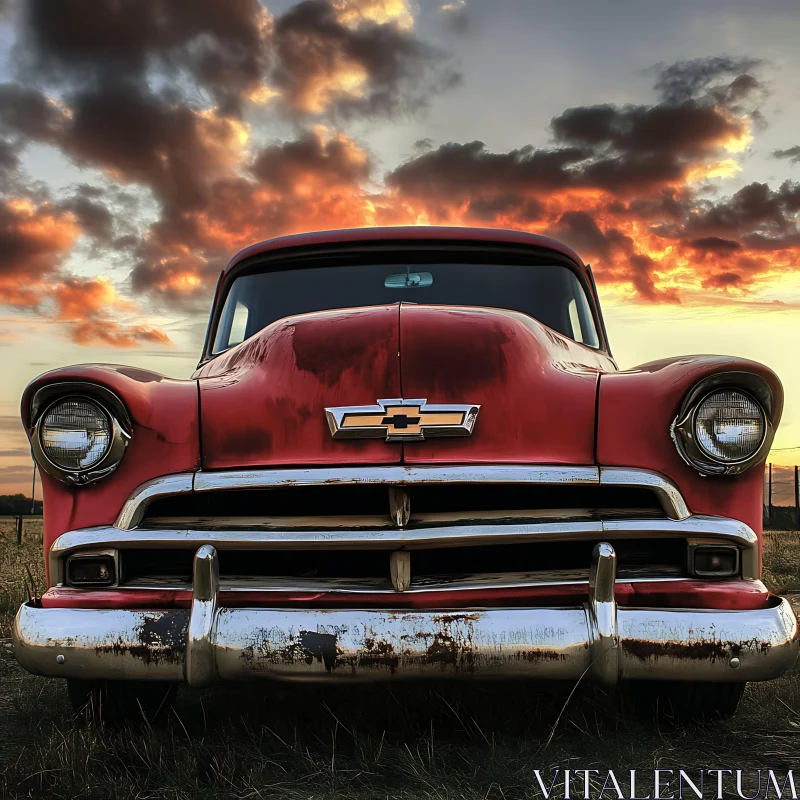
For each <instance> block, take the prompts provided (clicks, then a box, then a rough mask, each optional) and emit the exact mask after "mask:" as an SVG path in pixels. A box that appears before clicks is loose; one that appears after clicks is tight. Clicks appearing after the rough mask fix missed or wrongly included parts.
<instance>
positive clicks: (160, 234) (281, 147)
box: [132, 126, 375, 307]
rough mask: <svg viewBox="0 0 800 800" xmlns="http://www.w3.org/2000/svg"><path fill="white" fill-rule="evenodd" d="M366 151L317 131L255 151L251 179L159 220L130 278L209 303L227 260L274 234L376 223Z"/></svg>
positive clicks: (222, 186)
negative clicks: (211, 287)
mask: <svg viewBox="0 0 800 800" xmlns="http://www.w3.org/2000/svg"><path fill="white" fill-rule="evenodd" d="M371 170H372V163H371V160H370V158H369V156H368V154H367V153H366V152H365V151H364V150H363V149H362V148H361V147H359V145H358V144H357V143H356V142H355V141H354V140H352V139H350V138H348V137H346V136H345V135H344V134H342V133H335V132H330V131H328V130H327V129H325V128H322V127H319V126H318V127H316V128H314V129H313V130H311V131H307V132H305V133H303V134H301V135H300V136H299V137H298V138H297V139H294V140H290V141H286V142H278V143H274V144H271V145H268V146H267V147H265V148H263V149H262V150H261V151H259V152H258V153H256V154H255V156H254V158H253V160H252V162H251V164H250V168H249V170H248V172H249V175H248V176H247V177H245V176H239V177H235V178H223V179H220V180H217V181H216V182H214V183H213V184H211V185H210V187H209V192H208V199H207V202H206V204H205V205H204V206H202V208H198V209H186V210H184V211H182V212H181V213H178V214H175V215H172V216H170V217H166V216H165V217H162V218H161V219H160V220H159V221H158V222H157V223H156V224H155V225H154V226H153V227H152V229H151V231H150V236H149V238H148V241H147V242H146V244H145V246H144V247H143V248H142V250H141V252H140V260H139V263H138V264H137V266H136V267H135V269H134V270H133V273H132V280H133V286H134V289H135V290H136V291H138V292H144V291H146V292H150V293H152V294H155V295H156V296H159V297H161V298H162V299H164V300H166V301H168V302H171V303H178V304H181V305H183V306H185V307H187V306H188V307H194V306H193V304H196V303H197V302H198V301H199V302H201V303H203V304H207V302H208V297H207V292H208V285H209V283H211V282H212V281H213V280H215V279H216V277H217V275H218V273H219V269H220V266H221V264H222V263H224V259H225V257H226V256H227V255H228V254H230V253H232V252H235V251H236V250H237V249H240V248H241V247H244V246H245V245H247V244H251V243H252V242H254V241H259V240H261V239H264V238H268V237H269V236H270V235H275V234H276V233H278V232H280V233H297V232H301V231H306V230H315V229H325V228H331V227H348V226H353V227H358V226H361V225H365V224H370V222H371V221H373V220H374V213H375V212H374V207H373V205H372V203H371V201H370V199H369V196H368V195H367V193H366V192H365V190H364V188H363V184H364V182H365V181H367V180H368V179H369V177H370V175H371Z"/></svg>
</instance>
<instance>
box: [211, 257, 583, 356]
mask: <svg viewBox="0 0 800 800" xmlns="http://www.w3.org/2000/svg"><path fill="white" fill-rule="evenodd" d="M401 300H402V301H403V302H412V303H425V304H430V305H447V306H480V307H484V308H502V309H507V310H509V311H519V312H522V313H523V314H527V315H528V316H530V317H533V318H534V319H537V320H539V321H540V322H543V323H544V324H545V325H547V326H548V327H550V328H552V329H553V330H555V331H558V333H562V334H564V336H568V337H569V338H570V339H574V340H575V341H576V342H582V343H583V344H586V345H589V346H590V347H597V346H598V339H597V332H596V330H595V325H594V321H593V319H592V313H591V310H590V308H589V304H588V301H587V299H586V295H585V294H584V291H583V287H582V286H581V284H580V281H579V280H578V278H577V277H576V276H575V274H574V273H573V272H572V271H571V270H570V269H568V268H567V267H564V266H561V265H557V264H553V265H544V266H531V265H520V264H474V263H473V264H451V263H446V264H427V263H416V264H409V265H406V264H358V265H348V266H327V267H309V268H305V269H287V270H280V271H273V272H259V273H255V274H250V275H242V276H241V277H239V278H236V279H235V280H234V282H233V285H232V286H231V290H230V292H229V294H228V297H227V299H226V301H225V307H224V309H223V311H222V316H221V318H220V321H219V327H218V329H217V335H216V337H215V340H214V348H213V350H212V352H213V353H214V354H216V353H221V352H222V351H223V350H227V349H228V348H229V347H233V345H236V344H239V343H240V342H242V341H244V340H245V339H247V338H248V337H250V336H252V335H253V334H254V333H257V332H258V331H260V330H261V329H262V328H264V327H266V326H267V325H269V324H271V323H272V322H276V321H277V320H279V319H283V318H284V317H290V316H293V315H295V314H304V313H307V312H310V311H325V310H329V309H341V308H354V307H358V306H377V305H391V304H392V303H397V302H398V301H401Z"/></svg>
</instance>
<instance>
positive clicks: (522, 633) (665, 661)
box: [13, 543, 800, 686]
mask: <svg viewBox="0 0 800 800" xmlns="http://www.w3.org/2000/svg"><path fill="white" fill-rule="evenodd" d="M615 572H616V556H615V554H614V550H613V548H612V547H611V545H610V544H607V543H602V544H599V545H597V547H596V548H595V552H594V558H593V564H592V568H591V572H590V575H589V598H588V602H587V603H586V604H584V605H583V606H582V607H574V608H491V609H474V610H466V611H464V610H460V611H457V612H455V611H454V612H450V613H447V612H416V611H415V612H407V611H361V610H349V609H342V610H333V611H326V610H321V609H313V610H312V609H304V610H287V609H267V608H218V607H217V593H218V588H219V577H218V567H217V555H216V551H215V550H214V548H213V547H211V546H210V545H204V546H203V547H201V548H200V549H199V550H198V551H197V554H196V556H195V573H194V599H193V602H192V607H191V610H180V609H176V610H168V611H132V610H131V611H129V610H95V609H58V608H49V609H42V608H34V607H33V606H31V605H30V604H26V605H23V606H22V608H20V610H19V613H18V614H17V617H16V620H15V623H14V631H13V638H14V648H15V654H16V657H17V659H18V660H19V662H20V664H21V665H22V666H23V667H25V668H26V669H27V670H29V671H30V672H33V673H37V674H40V675H48V676H57V677H65V678H106V679H118V680H122V679H128V680H163V681H186V682H188V683H189V684H190V685H192V686H204V685H207V684H209V683H211V682H213V681H214V680H216V679H222V680H238V679H247V678H253V677H272V678H283V679H300V680H302V679H306V680H331V679H342V680H352V679H366V680H369V679H373V680H381V679H388V678H390V677H391V678H401V677H409V678H414V677H436V676H475V677H491V676H497V677H524V678H531V679H571V680H574V679H577V678H579V677H581V676H584V675H585V676H586V678H587V679H590V680H595V681H599V682H602V683H606V684H613V683H615V682H617V681H618V680H665V679H669V680H687V681H760V680H769V679H771V678H776V677H778V676H779V675H781V674H782V673H783V672H785V671H786V670H787V669H789V667H791V666H792V664H794V662H795V660H796V658H797V655H798V650H799V649H800V643H799V642H798V623H797V619H796V617H795V615H794V613H793V611H792V610H791V607H790V606H789V604H788V602H787V601H785V600H779V599H777V598H776V600H775V602H774V604H773V605H772V606H771V607H768V608H764V609H757V610H751V611H718V610H692V609H675V610H673V609H655V608H646V609H644V608H640V609H637V608H628V607H625V608H623V607H618V606H617V605H616V603H615V601H614V583H615Z"/></svg>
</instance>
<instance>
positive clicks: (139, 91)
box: [0, 0, 800, 346]
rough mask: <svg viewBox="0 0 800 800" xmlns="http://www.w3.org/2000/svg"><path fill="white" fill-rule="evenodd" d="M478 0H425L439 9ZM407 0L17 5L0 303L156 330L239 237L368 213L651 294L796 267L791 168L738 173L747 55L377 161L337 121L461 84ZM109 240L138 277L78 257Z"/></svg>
mask: <svg viewBox="0 0 800 800" xmlns="http://www.w3.org/2000/svg"><path fill="white" fill-rule="evenodd" d="M465 9H466V4H465V3H464V2H459V0H455V1H454V2H446V3H445V2H440V3H437V4H435V10H436V11H437V13H438V18H439V19H440V20H442V21H446V20H451V21H452V20H454V19H456V18H457V17H458V16H459V15H463V14H465ZM416 10H417V6H416V4H414V3H412V2H410V0H303V1H302V2H299V3H296V4H293V5H290V6H289V7H288V8H287V9H286V10H285V11H282V12H281V13H279V14H277V15H276V16H274V17H273V16H272V15H271V14H270V13H269V12H268V11H267V10H265V8H264V6H263V5H262V4H261V3H260V2H259V0H231V2H230V3H219V2H217V1H216V0H196V2H194V3H191V4H186V3H183V2H174V3H155V2H154V3H149V2H138V0H96V2H93V3H88V2H86V0H62V2H61V3H59V4H58V8H57V9H55V10H53V9H52V8H51V4H50V3H48V2H46V0H30V2H29V3H27V4H24V5H23V6H20V14H19V15H18V17H19V19H18V30H17V34H18V41H17V47H16V50H15V59H14V70H15V72H14V75H15V77H16V80H15V82H11V83H6V84H4V85H1V86H0V126H2V133H3V138H2V140H0V141H2V145H1V146H0V181H3V183H2V186H3V187H8V190H7V191H6V192H5V195H6V197H8V198H13V199H10V200H8V199H7V200H5V201H3V202H2V203H1V204H0V244H5V245H6V247H5V248H4V249H0V300H2V301H3V302H6V303H7V304H15V305H17V306H21V307H25V308H28V309H30V310H37V311H38V313H42V314H44V313H48V314H49V315H50V316H51V317H52V318H53V319H55V320H56V322H57V323H58V324H59V325H61V326H63V327H64V328H65V329H66V330H67V331H68V334H69V335H70V336H71V337H72V338H73V340H74V341H78V342H81V343H87V344H88V343H92V344H98V343H100V344H111V345H114V346H133V345H135V344H137V343H156V344H159V343H164V342H165V341H166V335H165V334H164V333H163V332H161V331H159V330H158V329H156V328H152V327H148V326H147V325H143V324H140V317H139V315H140V313H141V306H140V304H139V303H140V301H141V298H145V299H146V300H145V301H146V302H147V303H148V306H150V305H155V307H157V308H161V307H163V306H165V305H173V306H176V307H180V308H182V309H184V310H186V311H187V312H189V311H194V310H199V309H200V308H201V307H202V308H204V309H205V307H206V306H207V303H208V292H209V289H210V287H211V285H213V282H214V281H215V280H216V277H217V275H218V274H219V270H220V268H221V266H222V265H223V264H224V263H225V262H226V260H227V259H228V258H229V257H230V255H231V254H232V253H233V252H235V251H236V250H237V249H239V248H241V247H243V246H245V245H247V244H250V243H252V242H254V241H258V240H261V239H266V238H270V237H272V236H275V235H279V234H286V233H295V232H300V231H304V230H310V229H324V228H341V227H354V226H362V225H374V224H414V223H453V224H466V225H482V226H502V227H511V228H521V229H525V230H532V231H537V232H545V233H550V234H551V235H554V236H556V237H560V238H562V239H564V240H565V241H566V242H567V243H570V244H573V245H574V246H575V247H576V248H577V249H578V250H579V251H580V252H581V253H582V254H583V255H585V256H586V258H587V259H591V260H592V261H594V262H595V268H596V271H597V273H598V275H599V277H600V278H601V280H603V281H604V282H605V283H606V285H607V286H609V287H612V288H613V290H614V291H616V292H618V293H619V294H620V295H623V296H625V297H626V298H627V299H631V300H638V301H641V302H647V303H657V302H669V303H676V302H679V301H681V302H692V299H693V298H702V297H705V298H707V297H711V296H717V297H725V298H726V299H729V300H731V301H732V300H735V299H738V300H740V301H742V302H744V301H749V299H750V295H749V294H748V293H749V292H751V291H752V289H753V287H754V286H757V285H758V284H759V282H760V281H766V280H769V279H771V278H774V277H775V276H776V275H779V274H781V273H782V272H786V271H788V270H791V269H795V268H796V265H797V251H798V248H800V228H799V227H798V213H800V190H798V185H797V184H794V183H792V182H785V183H784V184H782V185H780V186H778V187H772V186H769V185H767V184H758V183H751V184H748V185H746V186H744V187H741V188H739V189H738V190H737V191H733V192H731V191H726V188H725V183H724V181H725V179H726V178H729V177H732V176H734V175H736V174H737V173H738V171H739V169H740V162H741V160H742V154H743V153H746V152H747V150H748V147H749V145H750V142H751V141H752V140H753V136H754V135H755V134H757V133H758V132H759V130H760V126H761V125H763V119H762V117H761V115H760V110H759V107H760V104H761V103H762V101H763V99H764V97H765V96H766V93H767V89H766V85H765V83H764V82H763V80H762V77H761V75H762V73H763V71H764V70H765V65H764V64H763V63H761V62H760V61H757V60H755V59H750V58H732V57H727V56H720V57H713V58H704V59H696V60H692V61H683V62H679V63H677V64H671V65H666V66H664V65H660V66H659V67H657V68H655V70H654V87H653V89H654V94H653V100H652V102H649V103H627V104H613V103H605V104H604V103H598V104H595V105H590V106H580V107H572V108H567V109H565V110H563V111H562V112H561V113H557V114H556V116H554V117H553V118H552V121H551V124H550V128H549V133H550V137H551V139H550V142H549V144H548V145H547V146H545V147H533V146H532V145H530V144H526V143H525V142H524V141H523V142H520V145H519V146H518V147H515V148H512V149H508V150H505V151H501V152H497V151H494V150H492V149H490V148H489V147H488V146H487V145H486V144H485V143H484V142H481V141H453V142H446V143H444V144H440V145H439V146H434V143H433V142H432V141H430V140H425V139H423V140H420V142H418V143H417V145H415V146H414V148H413V150H412V155H411V157H410V158H408V159H407V160H406V161H404V162H403V163H401V164H398V165H396V166H394V168H392V169H390V170H389V171H388V172H387V173H386V174H385V175H383V176H381V175H380V174H378V172H377V167H376V164H375V160H374V158H373V157H372V155H371V154H370V152H369V150H368V149H367V148H366V147H365V146H364V145H363V143H361V142H360V141H359V140H358V139H356V138H354V137H353V136H352V135H348V133H346V132H344V131H343V130H342V125H346V124H347V123H349V122H351V121H352V119H353V118H354V117H361V118H372V117H376V116H382V117H385V118H389V119H391V118H393V117H396V116H397V115H400V114H404V113H409V112H412V113H416V112H418V111H419V110H420V109H424V108H425V106H426V104H427V103H429V102H430V100H431V98H432V97H435V96H436V95H437V94H438V93H439V92H443V91H445V90H447V89H449V88H450V87H452V86H454V85H455V84H456V83H457V82H458V80H459V76H458V74H457V72H456V71H455V69H454V67H453V62H452V61H451V59H450V58H449V57H448V55H447V54H446V53H445V52H443V51H441V50H439V49H437V48H435V47H432V46H430V45H429V44H427V43H425V42H424V41H423V40H422V38H421V37H420V36H419V33H418V30H417V25H416V23H415V18H414V15H415V13H416ZM554 111H558V109H554ZM320 123H323V124H320ZM273 124H274V127H266V131H270V132H271V131H274V130H277V131H281V132H283V134H284V136H286V134H285V132H286V131H287V130H292V131H293V133H292V134H291V136H288V137H286V138H284V139H282V140H272V141H266V142H265V139H264V131H263V130H260V129H259V128H258V127H257V126H260V125H265V126H272V125H273ZM31 141H35V142H40V143H46V144H48V145H50V146H52V147H54V148H57V149H58V150H59V151H60V152H61V153H62V154H63V155H64V156H65V157H66V158H67V159H69V160H71V161H72V162H73V163H74V164H75V165H77V166H78V167H81V168H85V169H86V174H87V182H86V184H84V185H81V186H76V187H71V188H70V189H68V190H66V191H62V192H55V193H54V192H51V191H48V190H47V189H46V188H43V187H42V186H40V185H39V184H37V183H35V182H34V181H31V180H30V179H28V178H26V176H25V175H24V174H23V172H22V168H21V167H20V163H21V162H20V155H21V153H22V152H23V151H24V149H25V147H26V146H27V145H28V143H29V142H31ZM784 152H785V153H786V154H787V155H777V153H781V154H783V153H784ZM791 153H792V150H788V151H776V157H782V158H787V159H791V158H792V157H793V156H792V155H791ZM112 186H115V187H116V189H111V188H110V187H112ZM711 186H713V187H715V189H716V193H712V192H710V191H708V189H709V187H711ZM100 188H101V189H102V190H100ZM130 197H133V198H135V201H134V200H130V199H126V198H130ZM89 248H91V249H89ZM101 249H102V252H103V253H104V255H105V254H108V255H109V257H111V258H112V259H114V262H113V263H114V265H117V268H119V267H122V268H125V269H126V271H127V272H128V273H129V276H130V277H129V283H122V282H121V281H119V280H117V281H116V282H112V281H111V280H107V279H103V278H97V279H94V280H87V279H85V278H78V277H76V276H75V275H73V274H71V272H70V271H69V269H68V265H69V264H70V261H69V258H70V256H71V255H73V254H75V253H78V254H85V253H86V252H87V250H88V251H89V252H90V254H91V255H96V254H98V253H99V252H101ZM112 274H114V273H112ZM132 297H133V298H139V300H138V301H133V300H131V299H130V298H132Z"/></svg>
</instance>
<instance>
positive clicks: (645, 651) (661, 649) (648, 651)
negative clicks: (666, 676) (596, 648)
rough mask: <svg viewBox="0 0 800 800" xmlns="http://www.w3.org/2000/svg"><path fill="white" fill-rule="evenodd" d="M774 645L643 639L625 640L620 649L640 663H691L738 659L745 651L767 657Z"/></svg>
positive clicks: (764, 643) (756, 641)
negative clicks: (677, 660) (666, 660)
mask: <svg viewBox="0 0 800 800" xmlns="http://www.w3.org/2000/svg"><path fill="white" fill-rule="evenodd" d="M771 646H772V645H771V644H770V643H769V642H759V641H758V640H757V639H751V640H750V641H746V642H733V641H725V642H723V641H720V640H713V639H712V640H705V639H701V640H698V641H695V642H673V641H666V642H649V641H643V640H641V639H623V640H622V641H621V642H620V647H621V648H622V649H623V650H624V651H625V652H626V653H630V654H631V655H632V656H635V657H636V658H638V659H639V660H640V661H647V660H648V659H651V658H653V659H656V658H681V659H686V660H689V661H701V660H702V661H711V662H712V663H713V662H715V661H717V660H718V659H719V660H720V661H721V660H723V659H730V658H738V657H739V655H740V653H741V651H742V650H743V649H747V650H750V651H752V652H756V653H760V654H761V655H766V654H767V653H768V652H769V649H770V647H771Z"/></svg>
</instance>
